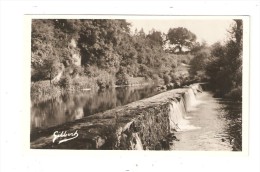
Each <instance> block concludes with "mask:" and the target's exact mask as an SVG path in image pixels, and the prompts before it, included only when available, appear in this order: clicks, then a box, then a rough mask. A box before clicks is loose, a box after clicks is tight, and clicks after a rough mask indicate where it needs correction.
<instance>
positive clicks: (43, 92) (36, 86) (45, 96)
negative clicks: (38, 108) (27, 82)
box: [31, 80, 61, 102]
mask: <svg viewBox="0 0 260 172" xmlns="http://www.w3.org/2000/svg"><path fill="white" fill-rule="evenodd" d="M60 95H61V89H60V87H59V86H57V85H54V84H52V85H50V81H47V80H46V81H38V82H33V83H31V99H32V100H33V101H36V102H37V101H44V100H49V99H52V98H55V97H58V96H60Z"/></svg>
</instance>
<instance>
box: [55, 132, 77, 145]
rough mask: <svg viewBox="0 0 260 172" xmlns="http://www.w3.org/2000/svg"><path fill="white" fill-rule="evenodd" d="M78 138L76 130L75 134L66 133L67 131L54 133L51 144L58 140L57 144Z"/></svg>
mask: <svg viewBox="0 0 260 172" xmlns="http://www.w3.org/2000/svg"><path fill="white" fill-rule="evenodd" d="M78 136H79V134H78V130H76V131H75V132H70V133H69V132H67V131H55V132H54V133H53V140H52V142H53V143H54V142H55V141H56V140H58V144H60V143H63V142H67V141H69V140H72V139H75V138H77V137H78Z"/></svg>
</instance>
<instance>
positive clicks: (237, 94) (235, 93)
mask: <svg viewBox="0 0 260 172" xmlns="http://www.w3.org/2000/svg"><path fill="white" fill-rule="evenodd" d="M226 97H228V98H231V99H233V100H236V101H242V87H241V86H239V87H237V88H233V89H232V90H231V91H230V92H229V93H228V94H226Z"/></svg>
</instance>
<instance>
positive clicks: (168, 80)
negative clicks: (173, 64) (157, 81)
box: [163, 74, 171, 85]
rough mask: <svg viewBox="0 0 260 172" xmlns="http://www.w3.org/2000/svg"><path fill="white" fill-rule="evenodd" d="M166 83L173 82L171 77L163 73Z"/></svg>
mask: <svg viewBox="0 0 260 172" xmlns="http://www.w3.org/2000/svg"><path fill="white" fill-rule="evenodd" d="M163 80H164V84H165V85H167V84H169V83H170V82H171V77H170V76H169V75H167V74H165V75H163Z"/></svg>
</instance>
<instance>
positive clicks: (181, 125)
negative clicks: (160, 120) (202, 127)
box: [169, 85, 201, 132]
mask: <svg viewBox="0 0 260 172" xmlns="http://www.w3.org/2000/svg"><path fill="white" fill-rule="evenodd" d="M198 92H201V87H200V86H198V85H196V87H192V86H191V87H190V88H188V90H187V91H186V92H185V93H183V94H181V95H180V98H179V99H180V100H179V101H178V100H176V99H175V100H173V101H171V102H170V103H169V104H170V105H169V106H170V107H169V108H170V111H169V121H170V131H171V132H174V131H185V130H194V129H199V127H195V126H193V125H191V124H190V122H189V118H190V117H188V116H187V112H190V111H192V110H193V109H194V108H195V107H196V106H197V105H198V104H199V102H198V101H197V99H196V94H197V93H198Z"/></svg>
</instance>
